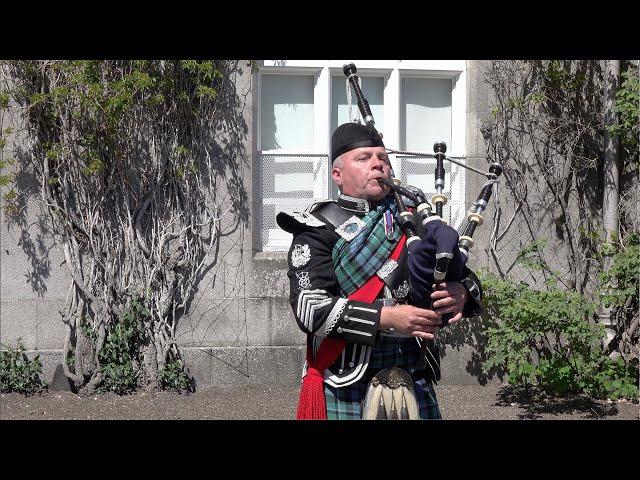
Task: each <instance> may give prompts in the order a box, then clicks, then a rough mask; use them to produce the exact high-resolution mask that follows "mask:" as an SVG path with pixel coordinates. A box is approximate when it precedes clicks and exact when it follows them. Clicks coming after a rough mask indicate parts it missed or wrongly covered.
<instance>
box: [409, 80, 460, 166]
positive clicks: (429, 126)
mask: <svg viewBox="0 0 640 480" xmlns="http://www.w3.org/2000/svg"><path fill="white" fill-rule="evenodd" d="M451 88H452V86H451V80H450V79H443V78H403V79H402V93H401V97H402V107H401V112H402V119H401V121H402V134H401V135H402V138H401V142H402V148H403V149H405V150H408V151H418V152H427V153H433V144H434V143H435V142H436V141H438V140H443V141H444V142H445V143H446V144H447V151H449V152H450V151H451V149H452V145H451Z"/></svg>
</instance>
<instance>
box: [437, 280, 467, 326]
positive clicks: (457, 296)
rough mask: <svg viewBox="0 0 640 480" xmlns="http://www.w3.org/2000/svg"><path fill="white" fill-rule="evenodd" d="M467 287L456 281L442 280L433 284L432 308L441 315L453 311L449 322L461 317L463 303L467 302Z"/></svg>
mask: <svg viewBox="0 0 640 480" xmlns="http://www.w3.org/2000/svg"><path fill="white" fill-rule="evenodd" d="M467 295H468V294H467V289H466V288H464V286H463V285H462V284H461V283H458V282H444V283H439V284H437V285H433V293H432V294H431V300H432V301H433V310H434V312H435V313H437V314H438V315H440V316H442V315H444V314H446V313H453V314H454V316H453V317H452V318H451V319H450V320H449V323H455V322H457V321H459V320H460V319H461V318H462V310H463V309H464V304H465V303H467Z"/></svg>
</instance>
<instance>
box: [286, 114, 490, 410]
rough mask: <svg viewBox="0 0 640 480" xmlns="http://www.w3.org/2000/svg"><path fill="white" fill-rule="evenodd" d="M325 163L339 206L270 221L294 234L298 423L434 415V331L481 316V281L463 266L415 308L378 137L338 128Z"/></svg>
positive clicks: (357, 128) (351, 126) (322, 205)
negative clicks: (300, 366) (302, 341)
mask: <svg viewBox="0 0 640 480" xmlns="http://www.w3.org/2000/svg"><path fill="white" fill-rule="evenodd" d="M331 160H332V162H333V166H332V178H333V180H334V182H335V183H336V184H337V186H338V188H339V190H340V195H339V197H338V199H337V201H332V200H327V201H323V202H319V203H316V204H314V205H312V206H311V207H310V208H309V209H308V210H307V211H305V212H294V213H291V214H287V213H284V212H281V213H279V214H278V216H277V222H278V225H279V226H280V227H281V228H282V229H284V230H285V231H287V232H290V233H292V234H293V242H292V245H291V248H290V250H289V255H288V263H289V270H288V277H289V280H290V297H289V300H290V303H291V306H292V309H293V312H294V315H295V319H296V322H297V324H298V326H299V327H300V328H301V329H302V330H303V331H304V332H305V333H306V334H307V359H306V363H305V367H304V371H303V384H302V389H301V392H300V400H299V404H298V411H297V418H298V419H360V418H362V417H363V415H364V418H423V419H428V418H440V411H439V408H438V402H437V399H436V395H435V392H434V389H433V382H436V381H438V380H439V379H440V368H439V361H440V358H439V353H438V349H437V347H436V346H435V342H434V339H435V335H436V334H437V332H438V330H439V328H440V325H441V323H442V318H443V316H445V315H446V316H451V318H450V319H449V323H452V322H456V321H458V320H460V319H461V318H462V317H463V316H465V317H469V316H474V315H477V314H478V313H479V312H480V296H481V290H480V285H479V282H478V280H477V278H476V277H475V275H474V274H473V273H472V272H471V271H470V270H469V269H467V268H466V267H465V268H464V271H463V276H464V278H463V282H462V283H459V282H444V283H441V284H438V285H437V286H436V288H435V290H434V291H433V293H432V294H431V301H432V302H433V303H432V306H431V309H429V308H418V307H416V306H413V305H412V299H411V293H410V288H409V282H408V279H409V269H408V266H407V249H406V237H405V236H404V234H403V233H402V231H401V229H400V226H399V222H398V208H397V206H396V204H395V203H394V200H393V198H392V197H391V195H389V194H390V188H389V187H388V186H386V185H384V184H383V183H381V182H380V181H379V179H380V178H382V177H384V178H389V176H390V168H391V167H390V163H389V158H388V155H387V153H386V150H385V148H384V144H383V142H382V139H381V137H380V135H379V134H378V133H377V132H376V131H375V130H373V129H371V128H367V127H366V126H363V125H360V124H356V123H347V124H344V125H341V126H339V127H338V128H337V129H336V131H335V132H334V134H333V136H332V140H331ZM424 342H426V349H425V350H423V353H422V355H424V356H425V357H426V358H420V357H421V346H422V344H423V343H424ZM425 352H426V353H425ZM421 360H422V363H423V364H424V366H423V367H422V368H418V364H419V363H421V362H420V361H421ZM381 385H382V386H385V388H384V389H380V388H378V387H380V386H381ZM386 387H388V388H386ZM397 387H401V388H397ZM372 412H373V413H372Z"/></svg>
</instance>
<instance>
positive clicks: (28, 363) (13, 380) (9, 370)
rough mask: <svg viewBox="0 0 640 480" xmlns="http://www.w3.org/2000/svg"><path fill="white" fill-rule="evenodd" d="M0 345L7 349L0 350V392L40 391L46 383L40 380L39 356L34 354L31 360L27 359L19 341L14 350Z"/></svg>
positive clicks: (30, 392)
mask: <svg viewBox="0 0 640 480" xmlns="http://www.w3.org/2000/svg"><path fill="white" fill-rule="evenodd" d="M0 346H2V347H4V348H6V349H7V350H2V351H0V392H2V393H10V392H17V393H24V394H27V395H29V394H34V393H40V392H42V391H43V390H44V389H45V388H46V383H45V382H43V381H42V380H40V374H41V373H42V363H41V362H40V356H39V355H36V356H35V358H34V359H33V360H29V358H28V357H27V356H26V354H25V353H24V351H25V350H24V345H23V344H22V342H20V341H18V345H17V349H15V350H14V349H12V348H11V347H8V346H6V345H3V344H0Z"/></svg>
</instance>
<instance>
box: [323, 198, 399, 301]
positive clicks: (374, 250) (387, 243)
mask: <svg viewBox="0 0 640 480" xmlns="http://www.w3.org/2000/svg"><path fill="white" fill-rule="evenodd" d="M387 210H390V211H391V214H392V215H393V216H394V217H395V216H396V213H397V207H396V204H395V203H394V202H393V200H392V199H390V198H389V197H387V198H385V199H384V200H383V202H382V203H381V204H380V205H378V206H377V207H376V209H375V210H371V211H370V212H369V213H368V214H367V215H365V216H364V217H363V218H362V220H363V221H364V223H365V226H364V227H363V228H362V230H360V232H359V233H358V235H357V236H356V237H355V238H353V239H352V240H351V241H349V242H348V241H346V240H345V239H344V238H341V239H339V240H338V242H337V243H336V244H335V246H334V247H333V252H332V257H333V265H334V266H335V270H336V276H337V277H338V282H339V283H340V289H341V290H342V292H343V294H344V295H351V294H352V293H353V292H355V291H356V290H357V289H358V288H360V287H361V286H362V285H364V284H365V283H366V282H367V280H369V279H370V278H371V277H372V276H373V275H374V274H375V273H376V272H377V271H378V270H379V269H380V267H382V264H383V263H384V262H386V261H387V259H388V258H389V256H390V255H391V252H393V249H394V248H395V246H396V245H397V243H398V241H399V240H400V237H401V236H402V233H401V232H400V227H399V226H398V222H394V227H393V240H388V239H387V237H386V235H385V231H384V213H385V212H386V211H387Z"/></svg>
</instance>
